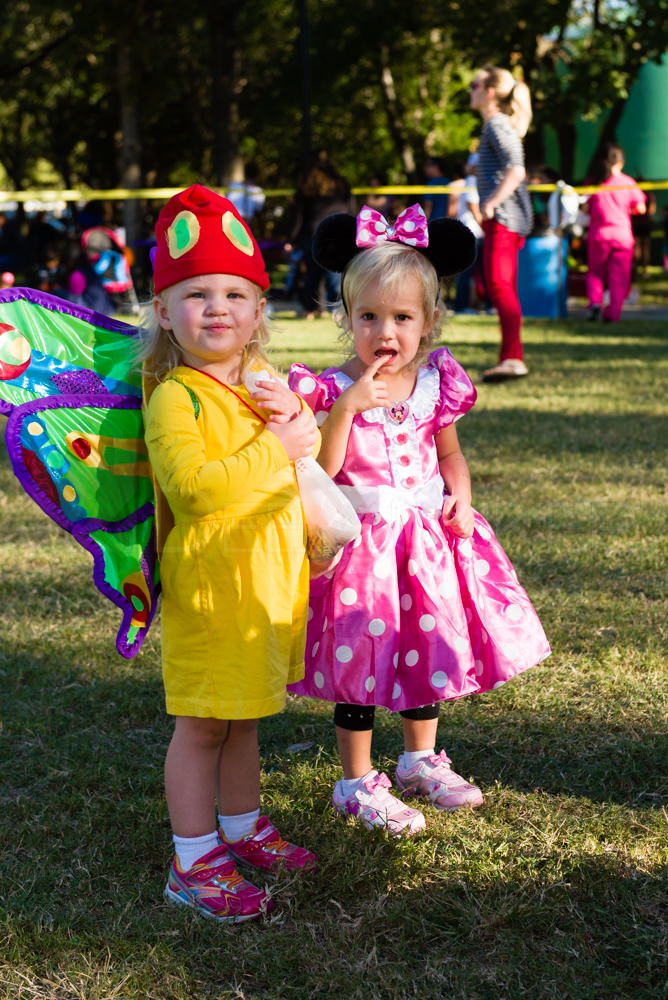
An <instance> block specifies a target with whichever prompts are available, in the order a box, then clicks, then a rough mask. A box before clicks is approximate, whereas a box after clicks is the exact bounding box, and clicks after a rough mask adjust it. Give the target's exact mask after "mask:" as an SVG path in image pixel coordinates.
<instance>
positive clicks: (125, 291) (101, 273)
mask: <svg viewBox="0 0 668 1000" xmlns="http://www.w3.org/2000/svg"><path fill="white" fill-rule="evenodd" d="M81 247H82V250H83V252H84V255H85V257H86V260H87V262H88V264H89V265H90V267H91V268H92V270H93V272H94V273H95V275H96V277H97V280H98V281H99V283H100V285H101V286H102V288H103V289H104V291H105V292H106V293H107V295H108V296H109V298H110V300H111V302H112V303H113V306H114V310H115V311H116V312H118V313H130V314H131V315H133V316H137V315H139V312H140V308H139V301H138V299H137V292H136V291H135V286H134V283H133V281H132V274H131V272H130V263H129V262H128V250H127V247H126V246H125V245H124V243H123V242H122V241H121V240H120V239H119V237H118V235H117V234H116V233H115V232H114V231H113V229H108V228H107V227H106V226H92V227H91V228H90V229H86V230H84V232H83V233H82V234H81Z"/></svg>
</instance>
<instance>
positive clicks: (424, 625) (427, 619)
mask: <svg viewBox="0 0 668 1000" xmlns="http://www.w3.org/2000/svg"><path fill="white" fill-rule="evenodd" d="M435 625H436V619H435V618H434V616H433V615H422V616H421V617H420V628H421V629H422V631H423V632H431V631H432V629H433V628H434V627H435Z"/></svg>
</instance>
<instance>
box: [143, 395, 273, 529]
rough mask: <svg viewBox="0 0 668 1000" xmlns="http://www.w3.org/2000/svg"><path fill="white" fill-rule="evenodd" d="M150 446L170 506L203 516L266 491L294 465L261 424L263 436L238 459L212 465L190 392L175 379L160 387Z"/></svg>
mask: <svg viewBox="0 0 668 1000" xmlns="http://www.w3.org/2000/svg"><path fill="white" fill-rule="evenodd" d="M145 424H146V433H145V436H146V445H147V448H148V453H149V458H150V461H151V467H152V470H153V474H154V475H155V478H156V480H157V481H158V484H159V486H160V488H161V490H162V491H163V493H164V495H165V497H166V499H167V502H168V503H169V506H170V507H172V509H174V507H176V508H178V509H179V510H182V511H184V512H186V513H188V514H189V515H190V516H192V517H199V516H202V515H205V514H210V513H213V511H216V510H221V509H222V508H224V507H225V506H226V505H228V504H230V503H234V502H236V501H237V500H240V499H243V497H245V496H247V495H248V493H249V492H251V491H252V490H254V489H257V488H258V487H260V486H262V484H263V483H265V482H266V481H267V479H268V478H269V477H270V476H271V475H272V474H274V473H276V472H278V471H279V470H280V469H283V468H284V467H285V466H286V465H288V464H289V459H288V456H287V453H286V451H285V448H284V447H283V445H282V444H281V442H280V441H279V439H278V438H277V437H276V435H275V434H272V433H270V432H269V431H265V430H264V428H263V427H262V426H261V425H260V424H259V421H258V425H259V426H258V434H257V436H256V437H255V438H254V439H253V440H252V441H250V443H249V444H247V445H246V446H245V447H243V448H240V449H239V450H238V451H237V452H235V453H234V454H226V452H225V442H221V445H220V452H221V453H220V457H218V458H216V459H214V460H209V459H208V458H207V456H206V453H205V450H204V443H203V441H202V436H201V434H200V431H199V428H198V426H197V420H196V418H195V413H194V409H193V404H192V400H191V398H190V396H189V395H188V392H187V390H186V388H185V387H184V386H183V385H181V384H180V383H179V382H177V381H175V380H168V381H166V382H163V383H161V384H160V385H159V386H158V387H157V389H155V391H154V392H153V394H152V396H151V399H150V401H149V404H148V406H147V408H146V413H145Z"/></svg>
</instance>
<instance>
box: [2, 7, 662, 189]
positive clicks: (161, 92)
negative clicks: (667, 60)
mask: <svg viewBox="0 0 668 1000" xmlns="http://www.w3.org/2000/svg"><path fill="white" fill-rule="evenodd" d="M664 7H665V4H664V0H642V2H640V3H637V4H626V3H615V2H607V3H606V2H603V0H601V2H600V3H596V4H594V3H593V2H592V0H578V2H576V0H541V2H539V3H535V2H534V0H490V2H489V3H487V4H485V6H484V9H481V8H480V7H477V6H471V5H470V4H465V3H463V2H462V0H425V2H423V3H420V4H406V3H405V2H403V0H387V2H386V3H384V4H383V5H382V8H380V7H379V5H378V4H376V3H371V2H369V0H337V2H335V0H320V2H318V3H315V2H312V0H311V2H308V0H304V9H305V10H306V11H307V14H308V23H309V34H308V38H309V55H310V59H309V80H308V83H309V88H310V97H311V139H312V144H313V145H317V146H324V147H326V148H327V149H328V150H329V152H330V154H331V156H332V159H333V161H334V162H335V164H336V165H337V166H338V167H339V169H340V170H341V171H342V172H343V173H344V174H345V175H346V176H347V177H348V179H349V180H350V181H351V182H352V183H353V184H357V185H359V184H363V183H364V182H365V181H366V180H367V179H368V178H369V177H371V176H374V175H377V174H379V173H385V174H387V175H388V176H389V178H390V180H392V181H395V182H401V181H404V180H405V179H407V178H408V179H412V180H419V179H420V173H419V170H420V165H421V161H422V160H423V158H424V156H425V155H426V154H428V153H431V154H434V153H436V154H449V155H451V156H452V155H455V154H461V153H463V152H464V151H465V150H466V149H467V148H468V146H469V144H470V142H471V139H472V137H474V136H475V135H477V133H478V130H479V121H478V118H477V116H473V115H472V114H471V112H470V111H469V108H468V95H467V84H468V81H469V80H470V78H471V75H472V74H473V72H474V71H475V69H476V68H477V67H479V66H480V65H484V64H487V63H495V64H501V65H510V66H513V67H516V68H517V70H518V72H523V73H524V76H525V78H526V79H527V81H528V82H529V84H530V86H531V87H532V89H533V93H534V99H535V110H536V117H535V127H534V131H533V133H532V134H531V135H530V136H529V146H530V151H531V154H532V158H533V159H535V160H537V161H539V160H540V159H541V151H542V144H543V138H542V132H543V128H544V127H545V126H546V125H548V124H549V125H551V126H553V127H554V128H555V129H556V131H557V133H558V134H559V136H560V140H561V143H562V160H563V163H562V172H564V174H565V175H566V176H568V170H567V166H568V163H569V157H570V158H571V159H570V162H571V163H572V141H573V135H572V126H573V124H574V121H575V119H576V118H577V117H578V116H586V115H591V114H598V112H599V111H600V110H601V109H606V108H608V107H610V106H611V105H613V110H614V106H616V102H617V103H618V102H619V101H623V99H624V96H625V95H626V93H628V90H629V88H630V86H631V85H632V83H633V81H634V79H635V78H636V76H637V73H638V70H639V68H640V66H641V65H642V63H643V62H644V61H645V60H647V59H660V57H661V55H662V54H663V52H664V51H665V50H666V47H667V45H668V40H667V32H668V29H667V28H666V21H665V9H664ZM299 46H300V4H299V3H296V2H292V0H290V2H288V0H249V2H247V3H243V4H239V3H236V2H233V0H205V2H204V3H202V4H200V5H198V6H196V7H195V8H192V9H189V8H188V9H184V8H183V5H182V4H180V3H177V2H176V0H164V2H163V3H161V4H160V5H158V6H157V7H156V6H155V5H150V4H148V3H147V2H146V0H135V2H132V3H131V2H129V0H108V2H106V3H105V4H102V5H99V4H98V5H95V4H87V3H85V2H84V0H75V2H72V3H58V2H57V0H56V2H55V3H47V2H46V0H19V2H17V3H13V4H10V5H9V6H8V8H7V10H6V11H5V13H4V17H3V20H2V23H1V24H0V81H2V83H3V87H2V92H1V96H0V151H1V152H0V161H1V162H2V165H3V167H4V168H5V170H6V172H7V174H8V175H9V177H10V179H11V182H12V183H13V184H14V185H15V186H16V187H17V188H20V187H25V186H29V185H30V184H31V183H34V181H35V165H36V163H37V162H38V160H39V159H40V158H42V159H46V160H48V161H49V162H51V163H52V164H53V168H54V169H55V171H57V173H58V174H59V175H60V177H61V178H62V181H63V183H65V184H68V185H69V184H79V183H87V184H89V185H91V186H115V185H116V184H118V183H119V178H120V177H121V176H122V172H121V168H120V166H119V164H120V163H121V161H123V162H125V161H127V159H128V157H129V158H130V160H131V161H132V162H133V163H135V164H136V165H137V169H138V170H139V171H140V172H141V175H142V178H143V180H144V183H146V184H158V185H163V184H173V183H185V182H186V181H187V180H192V179H199V180H202V181H205V182H209V183H216V182H217V181H218V179H219V177H220V175H221V174H222V175H223V176H222V177H220V179H221V180H223V179H229V177H230V175H231V171H232V170H233V169H235V168H236V167H238V165H239V163H240V161H241V158H243V159H248V158H249V157H253V158H255V159H257V160H258V161H259V163H260V166H261V170H262V179H263V181H264V183H265V186H269V187H281V188H282V187H291V186H292V185H293V184H294V181H295V179H296V176H297V173H298V170H299V167H300V165H301V161H302V156H303V141H304V137H303V122H302V103H301V101H302V97H301V91H302V82H303V81H302V64H301V59H300V47H299ZM135 131H136V138H135V135H134V132H135Z"/></svg>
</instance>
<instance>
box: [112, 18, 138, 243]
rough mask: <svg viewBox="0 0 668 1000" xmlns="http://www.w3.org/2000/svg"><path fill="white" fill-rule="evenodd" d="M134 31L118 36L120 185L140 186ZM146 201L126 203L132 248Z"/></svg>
mask: <svg viewBox="0 0 668 1000" xmlns="http://www.w3.org/2000/svg"><path fill="white" fill-rule="evenodd" d="M130 38H131V31H129V30H126V31H121V32H120V36H119V39H118V62H117V67H118V91H119V98H120V108H121V123H120V125H121V146H120V151H119V160H120V163H119V168H120V169H119V173H120V185H121V187H124V188H130V189H132V188H139V187H141V182H142V173H141V132H140V125H139V107H138V99H139V89H140V88H139V87H138V85H137V82H136V81H135V79H134V74H133V71H132V69H133V56H132V46H131V41H130ZM142 214H143V204H142V202H141V201H140V200H139V199H138V198H128V199H126V200H125V201H124V202H123V225H124V226H125V240H126V245H127V246H129V247H132V245H133V243H134V242H135V241H136V240H137V239H139V237H140V235H141V224H142Z"/></svg>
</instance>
